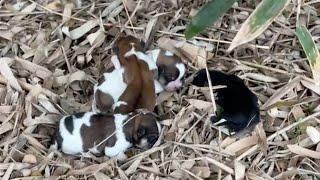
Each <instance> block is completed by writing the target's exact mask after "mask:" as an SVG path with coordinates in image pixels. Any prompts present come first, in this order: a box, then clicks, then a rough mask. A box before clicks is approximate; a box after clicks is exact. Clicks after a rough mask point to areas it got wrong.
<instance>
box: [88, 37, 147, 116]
mask: <svg viewBox="0 0 320 180" xmlns="http://www.w3.org/2000/svg"><path fill="white" fill-rule="evenodd" d="M141 44H142V43H141V42H140V41H139V40H138V39H136V38H134V37H132V36H125V37H120V38H119V39H118V40H117V41H116V42H115V44H114V46H113V50H114V52H115V53H116V55H114V56H112V58H111V61H112V62H113V64H114V66H115V69H114V70H113V71H112V72H107V73H104V74H103V77H102V80H100V81H99V82H100V83H99V84H97V85H96V86H95V87H94V100H93V103H92V109H93V111H95V112H108V111H110V110H111V111H112V112H115V113H122V114H128V113H130V112H132V111H133V110H134V109H136V105H137V102H138V101H139V98H140V95H141V90H142V85H143V82H142V78H141V69H140V65H139V62H138V59H137V57H136V56H135V55H127V56H126V55H125V54H126V53H127V52H129V51H130V50H137V51H142V50H143V47H142V45H141Z"/></svg>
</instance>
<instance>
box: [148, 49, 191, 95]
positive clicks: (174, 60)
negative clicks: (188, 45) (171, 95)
mask: <svg viewBox="0 0 320 180" xmlns="http://www.w3.org/2000/svg"><path fill="white" fill-rule="evenodd" d="M146 53H147V54H148V56H151V57H152V58H153V60H154V62H155V63H156V67H157V71H158V74H157V75H156V76H155V87H156V93H160V92H162V91H163V90H166V91H175V90H177V89H180V88H181V87H182V85H183V78H184V76H185V73H186V67H185V65H184V63H183V62H182V60H181V59H180V58H179V57H178V56H176V55H174V54H173V53H172V52H170V51H165V50H163V49H153V50H149V51H147V52H146Z"/></svg>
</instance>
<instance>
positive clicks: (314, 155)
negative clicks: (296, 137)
mask: <svg viewBox="0 0 320 180" xmlns="http://www.w3.org/2000/svg"><path fill="white" fill-rule="evenodd" d="M287 146H288V148H289V150H290V151H291V152H292V153H295V154H298V155H300V156H303V157H305V156H307V157H310V158H315V159H320V152H317V151H312V150H310V149H306V148H303V147H301V146H298V145H296V144H294V145H290V144H289V145H287Z"/></svg>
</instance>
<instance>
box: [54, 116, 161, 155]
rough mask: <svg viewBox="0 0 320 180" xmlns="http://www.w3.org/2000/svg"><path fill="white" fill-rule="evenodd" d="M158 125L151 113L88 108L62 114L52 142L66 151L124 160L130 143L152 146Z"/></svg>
mask: <svg viewBox="0 0 320 180" xmlns="http://www.w3.org/2000/svg"><path fill="white" fill-rule="evenodd" d="M160 132H161V126H160V124H159V122H158V121H157V118H156V116H155V115H154V114H153V113H149V112H147V113H141V112H137V111H136V112H133V113H130V114H129V115H122V114H114V115H111V114H110V115H107V114H101V113H94V112H87V113H77V114H73V115H70V116H65V117H63V118H62V119H61V120H60V121H59V123H58V127H57V129H56V131H55V134H54V137H53V141H52V143H53V144H54V146H55V147H56V148H57V149H61V151H62V152H64V153H66V154H71V155H76V154H80V153H83V152H88V151H90V152H92V153H94V154H97V155H101V154H103V153H104V154H105V155H106V156H109V157H116V158H117V159H118V160H125V159H126V155H125V152H126V150H127V149H128V148H130V147H132V146H133V147H138V148H140V149H142V150H146V149H148V148H151V147H152V146H153V145H154V143H155V142H156V141H157V140H158V138H159V134H160Z"/></svg>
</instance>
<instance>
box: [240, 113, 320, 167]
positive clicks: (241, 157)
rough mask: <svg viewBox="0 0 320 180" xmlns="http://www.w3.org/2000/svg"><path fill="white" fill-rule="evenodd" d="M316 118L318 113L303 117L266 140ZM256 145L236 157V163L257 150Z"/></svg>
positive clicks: (319, 114)
mask: <svg viewBox="0 0 320 180" xmlns="http://www.w3.org/2000/svg"><path fill="white" fill-rule="evenodd" d="M317 116H320V111H319V112H316V113H313V114H311V115H309V116H308V117H305V118H304V119H301V120H300V121H298V122H295V123H293V124H290V125H289V126H287V127H285V128H283V129H281V130H279V131H277V132H275V133H273V134H272V135H270V136H269V137H268V138H267V141H271V140H272V139H273V138H275V137H277V136H278V135H279V134H282V133H284V132H286V131H288V130H290V129H292V128H294V127H296V126H298V125H299V124H301V123H304V122H307V121H309V120H311V119H313V118H315V117H317ZM258 147H259V146H258V145H254V146H253V147H251V148H250V149H248V150H247V151H246V152H244V153H242V154H241V155H240V156H238V157H237V159H236V160H237V161H240V160H241V159H243V158H245V157H246V156H248V155H250V154H251V153H253V152H254V151H256V150H258Z"/></svg>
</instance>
